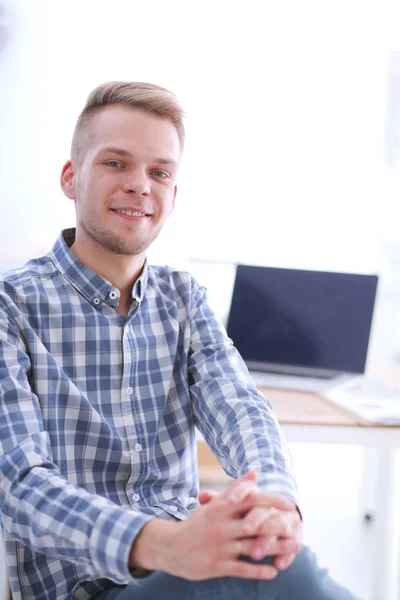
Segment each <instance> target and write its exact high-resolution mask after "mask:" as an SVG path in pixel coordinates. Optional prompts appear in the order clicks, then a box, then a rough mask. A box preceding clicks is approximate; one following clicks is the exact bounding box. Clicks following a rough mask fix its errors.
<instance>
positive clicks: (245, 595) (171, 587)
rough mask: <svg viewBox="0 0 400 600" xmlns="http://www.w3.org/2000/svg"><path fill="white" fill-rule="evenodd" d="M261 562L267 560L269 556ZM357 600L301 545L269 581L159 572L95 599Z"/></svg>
mask: <svg viewBox="0 0 400 600" xmlns="http://www.w3.org/2000/svg"><path fill="white" fill-rule="evenodd" d="M263 562H266V563H270V562H271V558H266V559H264V561H263ZM196 599H198V600H200V599H201V600H239V599H241V600H243V599H245V600H356V598H355V596H353V594H351V593H350V592H349V591H347V590H345V589H344V588H342V587H340V586H339V585H338V584H337V583H335V582H334V581H333V580H332V579H331V578H330V577H329V576H328V573H327V571H326V570H323V569H320V568H319V567H318V565H317V562H316V559H315V556H314V555H313V554H312V552H311V551H310V550H309V548H304V549H303V550H302V551H301V552H300V554H298V555H297V557H296V559H295V560H294V561H293V563H292V564H291V566H290V567H289V568H288V569H286V570H285V571H281V572H280V573H279V575H278V576H277V577H276V578H275V579H272V580H270V581H265V580H263V581H257V580H254V579H239V578H234V577H223V578H219V579H207V580H205V581H187V580H186V579H181V578H180V577H174V576H172V575H168V574H167V573H162V572H161V571H156V572H155V573H153V574H152V575H150V576H149V577H147V578H144V579H137V580H136V581H135V582H133V583H130V584H129V585H127V586H118V587H114V588H112V589H110V590H107V591H106V592H102V593H101V594H99V595H97V596H96V600H196Z"/></svg>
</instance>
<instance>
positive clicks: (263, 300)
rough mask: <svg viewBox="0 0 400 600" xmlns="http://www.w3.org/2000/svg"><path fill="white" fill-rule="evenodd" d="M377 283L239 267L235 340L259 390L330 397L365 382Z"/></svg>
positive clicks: (232, 326)
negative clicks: (358, 381) (330, 393)
mask: <svg viewBox="0 0 400 600" xmlns="http://www.w3.org/2000/svg"><path fill="white" fill-rule="evenodd" d="M377 285H378V277H377V275H362V274H357V273H333V272H323V271H305V270H300V269H282V268H274V267H258V266H250V265H238V266H237V270H236V277H235V283H234V288H233V293H232V299H231V306H230V311H229V316H228V322H227V332H228V335H229V337H230V338H231V339H232V340H233V342H234V344H235V346H236V347H237V349H238V350H239V352H240V354H241V355H242V357H243V359H244V361H245V363H246V364H247V367H248V369H249V371H250V374H251V376H252V377H253V380H254V383H255V384H256V385H257V386H258V387H276V388H283V389H293V390H302V391H312V392H316V391H324V390H326V389H330V388H332V387H334V386H336V385H341V384H343V382H344V381H346V380H349V379H351V378H357V377H360V376H362V375H363V373H364V371H365V365H366V360H367V352H368V344H369V339H370V332H371V324H372V317H373V312H374V305H375V298H376V291H377Z"/></svg>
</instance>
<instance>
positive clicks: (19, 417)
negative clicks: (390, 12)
mask: <svg viewBox="0 0 400 600" xmlns="http://www.w3.org/2000/svg"><path fill="white" fill-rule="evenodd" d="M74 235H75V232H74V230H73V229H72V230H66V231H64V232H63V234H62V235H60V237H59V239H58V240H57V242H56V244H55V246H54V247H53V249H52V251H51V252H49V253H48V254H47V255H46V256H44V257H42V258H39V259H35V260H32V261H30V262H28V263H27V264H26V265H25V266H24V267H22V268H20V269H15V270H13V271H10V272H8V273H7V274H6V275H5V276H4V277H3V279H1V280H0V514H1V521H2V527H3V534H4V538H5V544H6V554H7V561H8V569H9V575H10V580H11V586H12V592H13V595H14V600H21V599H29V600H33V599H35V600H41V599H43V600H44V599H46V600H55V599H57V600H62V599H64V598H68V599H72V598H76V599H79V600H86V599H88V598H93V597H94V596H95V595H96V594H97V593H98V592H99V591H101V590H104V589H107V587H109V586H110V585H113V584H115V583H117V584H124V583H127V582H129V581H130V580H132V575H131V573H130V571H129V568H128V555H129V552H130V549H131V546H132V544H133V542H134V540H135V537H136V536H137V534H138V532H139V531H140V530H141V528H142V527H143V526H144V524H145V523H146V522H147V521H148V520H149V519H152V518H154V517H161V518H170V519H177V520H181V519H185V518H187V517H188V515H189V514H190V512H191V511H192V510H193V509H194V508H196V506H197V505H198V502H197V495H198V474H197V460H196V443H195V441H196V440H195V427H197V428H198V429H199V430H200V431H201V432H202V434H203V436H204V437H205V439H206V441H207V442H208V444H209V445H210V446H211V448H212V450H213V452H214V453H215V455H216V456H217V457H218V459H219V461H220V463H221V465H222V466H223V468H224V469H225V471H226V472H227V473H228V474H229V475H230V476H231V477H237V476H239V475H240V474H242V473H244V472H245V471H247V470H249V469H255V470H256V471H258V473H259V482H260V485H261V486H262V487H263V488H264V489H265V490H268V491H271V492H276V493H281V494H284V495H286V496H288V497H290V498H292V499H294V500H295V484H294V480H293V476H292V471H291V463H290V458H289V456H288V453H287V449H286V445H285V443H284V441H283V439H282V436H281V433H280V431H279V427H278V425H277V422H276V419H275V417H274V415H273V412H272V410H271V406H270V404H269V403H268V402H267V401H266V400H265V398H264V397H263V396H261V395H260V394H259V393H258V392H257V390H256V389H255V387H254V385H253V383H252V381H251V379H250V378H249V375H248V372H247V370H246V367H245V366H244V363H243V362H242V360H241V358H240V356H239V355H238V353H237V351H236V350H235V348H234V347H233V345H232V343H231V341H230V340H229V339H228V338H227V336H226V333H225V331H224V329H223V327H222V325H221V324H220V322H219V321H218V319H217V318H216V317H215V315H214V314H213V312H212V311H211V310H210V308H209V306H208V304H207V300H206V294H205V289H204V288H203V287H201V286H199V285H198V284H197V283H196V281H195V280H194V279H193V278H192V277H191V276H190V275H189V274H188V273H185V272H179V271H175V270H173V269H170V268H167V267H150V266H148V265H147V264H146V265H145V267H144V269H143V272H142V274H141V276H140V278H139V279H138V281H137V282H136V283H135V285H134V288H133V290H132V305H131V309H130V311H129V314H128V317H127V318H125V317H124V316H123V315H122V314H120V313H119V312H118V310H117V305H118V301H119V291H118V289H117V288H115V287H114V286H113V285H112V284H111V283H110V282H109V281H106V280H105V279H104V278H103V277H101V276H100V275H98V274H97V273H95V272H93V271H92V270H91V269H89V268H87V267H86V266H85V265H83V264H82V263H81V262H80V261H79V260H78V259H77V258H76V257H75V256H74V255H73V254H72V253H71V251H70V250H69V247H70V246H71V244H72V243H73V241H74Z"/></svg>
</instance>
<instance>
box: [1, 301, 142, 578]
mask: <svg viewBox="0 0 400 600" xmlns="http://www.w3.org/2000/svg"><path fill="white" fill-rule="evenodd" d="M29 373H30V358H29V356H28V354H27V353H26V351H25V347H24V342H23V338H22V337H21V334H20V331H19V329H18V326H17V324H16V322H15V320H14V319H13V317H12V316H11V315H10V314H8V311H7V309H3V308H2V307H0V514H1V520H2V524H3V527H4V529H5V530H6V531H7V532H8V534H9V535H10V536H11V537H12V538H14V539H15V540H18V541H19V542H21V543H22V544H24V545H25V546H27V547H29V548H30V549H31V550H34V551H36V552H40V553H43V554H48V555H51V556H52V557H54V558H59V559H66V560H68V561H71V562H75V563H79V564H81V565H84V566H85V570H86V572H87V573H88V574H90V575H93V577H94V578H103V577H107V578H109V579H112V580H115V581H126V580H129V579H130V578H131V573H130V571H129V568H128V558H129V553H130V550H131V546H132V544H133V542H134V540H135V537H136V535H137V534H138V533H139V531H140V530H141V529H142V527H143V526H144V525H145V523H146V522H147V521H149V520H150V519H152V518H153V517H152V516H150V515H145V514H143V513H141V512H140V511H138V510H134V509H132V510H130V509H126V508H123V507H121V506H119V505H117V504H115V503H113V502H111V501H109V500H107V499H106V498H103V497H102V496H98V495H95V494H90V493H89V492H88V491H86V490H85V489H83V488H81V487H79V486H77V485H73V484H70V483H69V482H68V481H67V480H66V479H65V478H64V477H63V476H62V475H61V473H60V471H59V469H58V467H57V465H56V464H55V463H54V460H53V456H52V447H51V441H50V439H49V434H48V433H47V432H46V431H45V430H44V426H43V418H42V413H41V407H40V398H38V397H37V396H36V395H35V394H34V393H33V392H32V390H31V387H30V385H29Z"/></svg>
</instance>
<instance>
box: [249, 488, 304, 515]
mask: <svg viewBox="0 0 400 600" xmlns="http://www.w3.org/2000/svg"><path fill="white" fill-rule="evenodd" d="M259 502H260V506H275V508H279V510H296V512H297V507H296V504H295V503H294V502H293V501H292V500H290V498H287V497H286V496H281V495H280V494H271V493H270V492H263V491H261V494H260V498H259ZM299 518H300V516H299Z"/></svg>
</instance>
